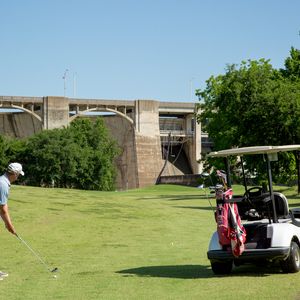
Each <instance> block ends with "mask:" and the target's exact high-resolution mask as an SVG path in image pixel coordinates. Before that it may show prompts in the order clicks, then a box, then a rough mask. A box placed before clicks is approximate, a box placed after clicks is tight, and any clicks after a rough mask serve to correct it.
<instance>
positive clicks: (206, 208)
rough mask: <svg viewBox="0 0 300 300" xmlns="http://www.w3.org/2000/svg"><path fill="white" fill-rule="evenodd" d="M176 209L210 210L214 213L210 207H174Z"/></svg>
mask: <svg viewBox="0 0 300 300" xmlns="http://www.w3.org/2000/svg"><path fill="white" fill-rule="evenodd" d="M174 207H175V208H189V209H201V210H210V211H212V209H211V207H210V206H174Z"/></svg>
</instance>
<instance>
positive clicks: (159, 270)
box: [116, 265, 280, 279]
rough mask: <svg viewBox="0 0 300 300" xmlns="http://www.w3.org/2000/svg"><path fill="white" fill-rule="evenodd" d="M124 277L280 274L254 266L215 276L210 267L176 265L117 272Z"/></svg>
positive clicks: (190, 277) (194, 277) (268, 268)
mask: <svg viewBox="0 0 300 300" xmlns="http://www.w3.org/2000/svg"><path fill="white" fill-rule="evenodd" d="M116 273H118V274H123V276H124V277H128V276H134V275H135V276H140V277H162V278H181V279H197V278H213V277H228V276H230V277H235V276H239V277H240V276H243V277H244V276H246V277H265V276H270V275H272V274H276V273H280V270H279V269H278V268H272V267H271V268H270V267H256V266H253V265H247V266H241V267H238V268H234V269H233V271H232V273H231V274H229V275H215V274H214V273H213V272H212V270H211V268H210V266H208V265H206V266H202V265H181V266H180V265H174V266H149V267H140V268H133V269H127V270H121V271H117V272H116Z"/></svg>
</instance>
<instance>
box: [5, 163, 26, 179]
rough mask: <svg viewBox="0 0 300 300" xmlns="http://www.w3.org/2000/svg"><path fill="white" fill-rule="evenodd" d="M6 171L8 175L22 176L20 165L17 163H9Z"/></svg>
mask: <svg viewBox="0 0 300 300" xmlns="http://www.w3.org/2000/svg"><path fill="white" fill-rule="evenodd" d="M7 171H8V172H9V173H15V174H21V175H22V176H24V172H23V170H22V165H21V164H19V163H11V164H9V165H8V168H7Z"/></svg>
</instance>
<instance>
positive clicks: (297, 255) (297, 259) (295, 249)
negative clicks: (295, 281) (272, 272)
mask: <svg viewBox="0 0 300 300" xmlns="http://www.w3.org/2000/svg"><path fill="white" fill-rule="evenodd" d="M280 264H281V269H282V271H283V272H284V273H297V272H299V271H300V248H299V245H298V244H297V243H296V242H294V241H292V242H291V248H290V254H289V256H288V258H287V259H286V260H283V261H281V262H280Z"/></svg>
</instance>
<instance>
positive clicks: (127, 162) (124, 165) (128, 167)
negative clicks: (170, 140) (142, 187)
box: [104, 116, 138, 190]
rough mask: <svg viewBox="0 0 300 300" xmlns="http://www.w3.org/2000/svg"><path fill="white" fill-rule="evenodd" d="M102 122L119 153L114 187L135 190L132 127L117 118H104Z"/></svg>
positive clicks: (135, 174) (133, 133)
mask: <svg viewBox="0 0 300 300" xmlns="http://www.w3.org/2000/svg"><path fill="white" fill-rule="evenodd" d="M104 122H105V125H106V126H107V128H108V130H109V131H110V133H111V135H112V136H113V138H114V139H116V141H117V143H118V146H119V147H120V151H121V154H120V155H119V157H118V158H117V160H116V166H117V169H118V174H117V181H116V187H117V189H122V190H126V189H133V188H136V187H137V186H138V176H137V160H136V150H135V138H134V135H135V131H134V127H133V126H132V125H131V124H130V123H129V122H128V121H127V120H126V119H124V118H122V117H119V116H111V117H110V116H109V117H105V118H104Z"/></svg>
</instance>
